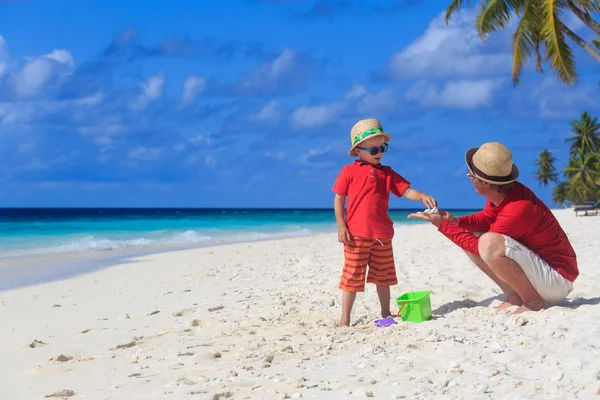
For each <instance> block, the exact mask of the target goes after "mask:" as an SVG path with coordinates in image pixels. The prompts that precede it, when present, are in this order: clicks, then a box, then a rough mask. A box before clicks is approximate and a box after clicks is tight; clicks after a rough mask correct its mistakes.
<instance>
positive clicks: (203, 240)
mask: <svg viewBox="0 0 600 400" xmlns="http://www.w3.org/2000/svg"><path fill="white" fill-rule="evenodd" d="M284 229H285V230H283V231H278V232H257V231H250V232H242V231H229V232H227V231H218V230H214V232H211V233H213V236H208V235H204V234H202V233H200V232H197V231H194V230H187V231H183V232H181V231H180V232H177V231H175V232H174V231H170V232H169V231H164V230H163V231H154V232H146V235H145V236H142V237H138V238H130V239H129V238H128V239H109V238H105V237H97V236H93V235H89V236H83V237H73V236H65V237H63V238H60V237H56V236H55V237H54V238H53V243H52V244H49V243H48V244H46V246H38V247H35V248H33V247H29V248H20V249H18V250H16V249H15V250H8V251H4V252H3V256H6V257H17V256H24V255H39V254H56V253H77V252H85V251H115V250H124V249H135V248H140V249H142V248H161V247H188V246H193V245H205V246H206V245H208V246H210V245H216V244H226V243H238V242H250V241H261V240H269V239H279V238H287V237H300V236H309V235H311V234H313V231H311V230H310V229H307V228H300V227H291V228H290V227H284ZM61 241H64V243H61Z"/></svg>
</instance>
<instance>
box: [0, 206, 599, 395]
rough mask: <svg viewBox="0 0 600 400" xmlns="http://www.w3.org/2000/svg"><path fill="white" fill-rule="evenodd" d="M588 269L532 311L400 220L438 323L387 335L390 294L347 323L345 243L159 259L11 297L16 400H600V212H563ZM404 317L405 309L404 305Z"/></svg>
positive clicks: (11, 383) (6, 308)
mask: <svg viewBox="0 0 600 400" xmlns="http://www.w3.org/2000/svg"><path fill="white" fill-rule="evenodd" d="M557 215H558V217H559V220H560V222H561V224H562V225H563V227H564V228H565V230H566V231H567V233H568V234H569V237H570V238H571V239H572V242H573V244H574V246H575V249H576V252H577V254H578V257H579V266H580V271H581V274H580V276H579V278H578V280H577V281H576V282H575V290H574V291H573V292H572V293H571V295H570V296H569V298H568V299H567V300H566V301H565V302H563V303H561V304H560V305H557V306H553V307H551V308H549V309H547V310H544V311H541V312H538V313H526V314H523V315H520V316H516V315H510V314H501V313H497V312H496V311H495V310H494V308H493V307H494V306H495V305H497V304H499V303H500V300H499V299H500V297H499V291H498V289H497V288H495V287H494V286H493V284H492V282H491V281H489V280H488V278H487V277H486V276H485V275H484V274H483V273H481V272H480V271H479V270H477V268H476V267H475V266H473V265H472V264H470V263H469V261H468V259H467V257H466V256H465V255H464V254H462V253H461V251H460V249H459V248H458V247H456V246H455V245H454V244H452V243H451V242H450V241H448V240H447V239H446V238H445V237H443V236H442V235H441V234H439V233H438V232H436V231H435V228H434V227H433V226H431V225H429V224H422V225H414V226H397V227H396V237H395V239H394V245H395V257H396V261H397V269H398V275H399V279H400V284H399V285H398V286H396V287H394V288H393V289H392V297H394V298H395V297H398V296H400V295H401V294H402V293H404V292H408V291H414V290H421V289H428V290H431V291H432V294H431V302H432V307H433V310H434V311H433V314H434V316H433V319H432V320H431V321H427V322H424V323H420V324H417V323H411V322H403V321H401V320H398V323H397V324H396V325H392V326H389V327H385V328H378V327H376V326H375V324H374V321H375V320H376V319H378V317H379V316H378V312H379V305H378V301H377V295H376V292H375V287H374V286H372V285H368V286H367V289H366V292H365V293H362V294H359V295H358V298H357V301H356V305H355V309H354V311H353V318H354V320H353V324H354V325H353V326H352V327H350V328H334V327H333V325H334V323H335V322H336V320H337V319H338V318H339V316H340V299H341V293H340V291H339V289H337V284H338V280H339V274H340V271H341V265H342V247H341V245H340V244H339V243H337V240H336V235H335V234H324V235H318V236H314V237H305V238H294V239H286V240H277V241H267V242H255V243H247V244H235V245H228V246H222V247H214V248H202V249H192V250H185V251H180V252H172V253H163V254H154V255H151V256H145V257H140V258H137V259H133V260H130V262H129V263H126V264H123V265H116V266H113V267H110V268H106V269H103V270H99V271H95V272H92V273H89V274H85V275H81V276H78V277H75V278H71V279H66V280H62V281H55V282H50V283H44V284H39V285H36V286H29V287H23V288H20V289H14V290H9V291H4V292H0V321H1V322H0V324H1V325H0V333H1V336H0V340H1V347H0V356H1V360H2V361H1V364H0V399H2V400H5V399H6V400H20V399H26V400H33V399H44V398H52V399H62V398H65V399H163V398H164V399H186V398H194V399H195V398H198V399H219V398H220V399H224V398H231V399H271V398H273V399H277V398H288V397H289V398H299V397H307V398H319V399H340V398H361V397H362V398H365V397H374V398H409V399H453V398H456V399H463V398H472V399H488V398H489V399H511V400H514V399H588V398H589V399H597V398H600V396H599V395H598V394H600V361H598V360H600V335H599V332H600V305H599V303H600V272H599V268H600V229H599V228H600V217H582V218H575V216H574V215H573V212H572V211H571V210H561V211H557ZM396 309H397V307H395V305H394V306H393V310H396Z"/></svg>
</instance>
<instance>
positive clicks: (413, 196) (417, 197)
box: [402, 187, 437, 208]
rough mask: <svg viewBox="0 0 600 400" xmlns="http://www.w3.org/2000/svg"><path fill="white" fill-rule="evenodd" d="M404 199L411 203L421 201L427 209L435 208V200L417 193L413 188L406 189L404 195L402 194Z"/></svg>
mask: <svg viewBox="0 0 600 400" xmlns="http://www.w3.org/2000/svg"><path fill="white" fill-rule="evenodd" d="M402 195H403V196H404V197H406V198H407V199H408V200H411V201H422V202H423V203H424V204H425V205H426V206H427V208H433V207H437V200H436V199H434V198H433V197H431V196H430V195H428V194H425V193H422V192H419V191H418V190H416V189H413V188H410V187H409V188H407V189H406V190H405V191H404V193H402Z"/></svg>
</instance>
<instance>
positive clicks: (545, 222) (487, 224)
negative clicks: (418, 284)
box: [439, 182, 579, 282]
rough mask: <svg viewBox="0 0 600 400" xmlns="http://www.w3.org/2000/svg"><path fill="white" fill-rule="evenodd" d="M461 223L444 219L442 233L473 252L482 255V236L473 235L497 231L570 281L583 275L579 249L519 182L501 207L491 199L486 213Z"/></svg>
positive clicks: (485, 209) (483, 211) (537, 200)
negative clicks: (480, 251)
mask: <svg viewBox="0 0 600 400" xmlns="http://www.w3.org/2000/svg"><path fill="white" fill-rule="evenodd" d="M458 221H459V224H458V225H455V224H453V223H451V222H450V221H448V220H444V221H443V222H442V224H441V225H440V227H439V231H440V232H442V233H443V234H444V235H445V236H446V237H448V238H449V239H450V240H452V241H453V242H454V243H456V244H457V245H458V246H460V247H461V248H462V249H463V250H466V251H468V252H469V253H472V254H475V255H479V237H477V236H475V235H473V234H472V233H471V232H476V231H487V232H496V233H500V234H503V235H506V236H510V237H511V238H513V239H514V240H516V241H518V242H520V243H521V244H523V245H524V246H526V247H528V248H529V249H531V250H532V251H533V252H534V253H536V254H537V255H538V256H540V258H541V259H542V260H544V261H546V262H547V263H548V265H550V266H551V267H552V268H554V269H555V270H556V271H557V272H558V273H559V274H560V275H562V276H563V277H565V278H566V279H568V280H569V281H571V282H573V281H574V280H575V278H577V276H578V275H579V270H578V268H577V256H576V254H575V250H573V247H572V246H571V243H570V242H569V239H568V238H567V235H566V233H565V232H564V231H563V229H562V227H561V226H560V224H559V223H558V221H557V219H556V217H555V216H554V214H553V213H552V211H550V209H549V208H548V207H547V206H546V205H545V204H544V203H543V202H542V201H541V200H540V199H538V198H537V197H536V195H535V194H534V193H533V192H532V191H531V190H530V189H529V188H527V187H526V186H524V185H523V184H521V183H519V182H514V183H513V186H512V188H511V189H510V190H509V192H508V193H507V194H506V197H505V198H504V200H503V201H502V203H501V204H499V205H498V206H494V205H493V204H492V203H491V202H490V201H489V200H488V201H487V202H486V205H485V208H484V209H483V210H482V211H480V212H478V213H475V214H472V215H467V216H464V217H459V218H458ZM469 231H470V232H469Z"/></svg>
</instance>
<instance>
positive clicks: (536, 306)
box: [512, 302, 546, 314]
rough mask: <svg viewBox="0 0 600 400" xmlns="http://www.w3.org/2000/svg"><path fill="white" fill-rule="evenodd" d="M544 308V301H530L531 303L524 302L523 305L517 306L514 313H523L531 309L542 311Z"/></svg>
mask: <svg viewBox="0 0 600 400" xmlns="http://www.w3.org/2000/svg"><path fill="white" fill-rule="evenodd" d="M544 308H546V306H545V305H544V303H533V302H529V303H525V304H523V305H522V306H521V307H519V308H517V309H516V310H515V311H513V312H512V313H513V314H523V313H524V312H529V311H540V310H543V309H544Z"/></svg>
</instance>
